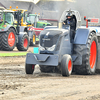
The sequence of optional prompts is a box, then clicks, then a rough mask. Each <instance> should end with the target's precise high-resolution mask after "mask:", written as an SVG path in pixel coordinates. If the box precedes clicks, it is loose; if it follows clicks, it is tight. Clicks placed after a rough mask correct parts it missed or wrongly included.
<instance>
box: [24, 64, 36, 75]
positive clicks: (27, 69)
mask: <svg viewBox="0 0 100 100" xmlns="http://www.w3.org/2000/svg"><path fill="white" fill-rule="evenodd" d="M34 69H35V65H31V64H25V72H26V74H33V72H34Z"/></svg>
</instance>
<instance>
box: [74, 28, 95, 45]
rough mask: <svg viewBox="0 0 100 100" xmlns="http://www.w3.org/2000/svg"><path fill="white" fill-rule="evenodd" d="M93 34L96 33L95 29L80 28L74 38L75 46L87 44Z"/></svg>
mask: <svg viewBox="0 0 100 100" xmlns="http://www.w3.org/2000/svg"><path fill="white" fill-rule="evenodd" d="M91 32H95V33H96V31H95V29H94V28H78V29H77V31H76V35H75V38H74V44H86V43H87V40H88V36H89V34H90V33H91Z"/></svg>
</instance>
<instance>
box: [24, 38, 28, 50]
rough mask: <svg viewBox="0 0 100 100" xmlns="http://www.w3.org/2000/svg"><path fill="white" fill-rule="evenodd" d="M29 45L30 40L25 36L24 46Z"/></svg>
mask: <svg viewBox="0 0 100 100" xmlns="http://www.w3.org/2000/svg"><path fill="white" fill-rule="evenodd" d="M27 46H28V40H27V39H26V38H25V39H24V47H25V48H26V47H27Z"/></svg>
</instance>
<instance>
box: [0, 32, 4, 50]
mask: <svg viewBox="0 0 100 100" xmlns="http://www.w3.org/2000/svg"><path fill="white" fill-rule="evenodd" d="M2 34H4V33H0V50H2Z"/></svg>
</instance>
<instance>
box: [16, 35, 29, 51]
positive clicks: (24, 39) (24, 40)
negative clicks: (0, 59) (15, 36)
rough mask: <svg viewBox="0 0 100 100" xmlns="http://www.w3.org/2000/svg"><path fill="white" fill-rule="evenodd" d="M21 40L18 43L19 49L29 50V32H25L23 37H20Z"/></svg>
mask: <svg viewBox="0 0 100 100" xmlns="http://www.w3.org/2000/svg"><path fill="white" fill-rule="evenodd" d="M20 39H21V40H19V42H18V43H17V49H18V50H19V51H27V50H28V47H29V37H28V35H27V34H24V35H23V37H22V38H20Z"/></svg>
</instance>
